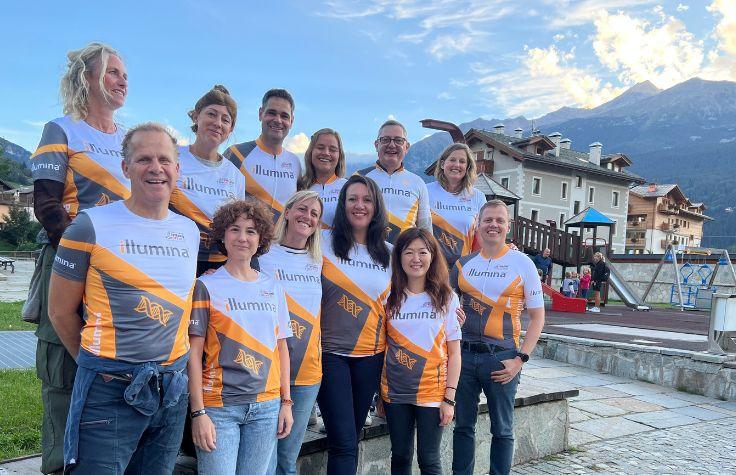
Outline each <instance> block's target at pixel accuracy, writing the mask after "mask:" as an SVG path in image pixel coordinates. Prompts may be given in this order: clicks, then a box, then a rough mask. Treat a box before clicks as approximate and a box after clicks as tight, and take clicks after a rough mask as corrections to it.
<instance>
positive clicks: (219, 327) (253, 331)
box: [189, 267, 291, 407]
mask: <svg viewBox="0 0 736 475" xmlns="http://www.w3.org/2000/svg"><path fill="white" fill-rule="evenodd" d="M189 334H190V335H195V336H201V337H204V339H205V340H204V364H203V366H202V391H203V400H204V405H205V407H223V406H230V405H237V404H249V403H251V402H260V401H270V400H271V399H275V398H277V397H279V395H280V390H281V380H280V375H281V369H280V364H279V352H278V348H277V345H276V343H277V341H278V340H280V339H282V338H289V337H290V336H291V327H290V326H289V313H288V310H287V308H286V299H285V297H284V289H283V288H282V287H281V285H279V284H278V283H277V282H276V281H275V280H273V279H272V278H270V277H269V276H267V275H266V274H264V273H262V272H260V273H259V274H258V279H257V280H256V281H255V282H245V281H242V280H238V279H236V278H234V277H233V276H232V275H230V273H229V272H228V271H227V269H225V268H224V267H220V268H219V269H217V271H215V272H214V273H212V274H209V275H203V276H201V277H200V278H199V279H197V284H196V285H195V288H194V299H193V303H192V321H191V325H190V327H189Z"/></svg>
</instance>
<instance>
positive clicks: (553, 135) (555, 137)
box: [547, 132, 562, 157]
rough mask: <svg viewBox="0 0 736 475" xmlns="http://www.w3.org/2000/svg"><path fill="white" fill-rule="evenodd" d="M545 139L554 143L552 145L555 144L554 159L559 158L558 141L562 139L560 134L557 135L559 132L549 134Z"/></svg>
mask: <svg viewBox="0 0 736 475" xmlns="http://www.w3.org/2000/svg"><path fill="white" fill-rule="evenodd" d="M547 137H549V139H550V140H551V141H552V142H554V144H555V150H554V152H555V157H559V156H560V139H562V134H561V133H559V132H553V133H551V134H549V135H548V136H547Z"/></svg>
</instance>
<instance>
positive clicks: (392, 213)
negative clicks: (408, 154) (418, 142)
mask: <svg viewBox="0 0 736 475" xmlns="http://www.w3.org/2000/svg"><path fill="white" fill-rule="evenodd" d="M356 173H357V174H358V175H362V176H366V177H368V178H370V179H372V180H373V181H375V182H376V184H378V187H379V188H380V189H381V192H382V193H383V201H384V203H385V204H386V210H387V211H388V221H389V223H388V239H387V240H388V242H391V243H393V242H395V241H396V238H397V237H398V236H399V234H400V233H401V231H404V230H405V229H408V228H411V227H414V226H417V227H421V228H426V229H430V228H431V222H432V221H431V217H430V211H429V198H428V194H427V185H426V184H425V183H424V181H422V179H421V178H419V176H418V175H415V174H414V173H412V172H410V171H409V170H406V169H405V168H404V167H403V166H402V167H401V168H399V169H398V170H396V171H395V172H393V173H390V174H389V173H387V172H386V170H384V169H383V168H381V166H380V165H378V163H376V164H375V165H374V166H372V167H369V168H365V169H363V170H359V171H357V172H356Z"/></svg>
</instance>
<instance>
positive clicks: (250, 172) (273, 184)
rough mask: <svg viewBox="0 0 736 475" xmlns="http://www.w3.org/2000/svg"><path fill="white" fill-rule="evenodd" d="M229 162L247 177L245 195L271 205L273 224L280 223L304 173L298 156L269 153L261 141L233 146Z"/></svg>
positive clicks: (281, 151)
mask: <svg viewBox="0 0 736 475" xmlns="http://www.w3.org/2000/svg"><path fill="white" fill-rule="evenodd" d="M225 158H227V159H229V160H230V161H231V162H233V164H234V165H235V166H236V167H238V169H239V170H240V172H241V173H242V174H243V175H245V193H246V194H247V195H250V196H253V197H254V198H258V199H259V200H261V201H262V202H263V203H265V204H266V205H268V206H269V208H270V209H271V212H272V213H273V222H274V223H275V222H276V221H278V219H279V216H281V213H283V212H284V204H285V203H286V200H288V199H289V197H291V195H293V194H294V192H295V191H296V182H297V180H298V179H299V176H300V175H301V173H302V168H301V164H300V163H299V159H298V158H297V156H296V155H294V154H293V153H291V152H289V151H288V150H283V149H282V150H280V151H274V150H269V149H268V148H267V147H266V146H265V145H264V144H263V142H261V140H260V139H258V140H255V141H253V142H245V143H241V144H236V145H233V146H231V147H230V148H228V149H227V151H226V152H225Z"/></svg>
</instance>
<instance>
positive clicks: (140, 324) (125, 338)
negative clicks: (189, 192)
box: [49, 123, 199, 475]
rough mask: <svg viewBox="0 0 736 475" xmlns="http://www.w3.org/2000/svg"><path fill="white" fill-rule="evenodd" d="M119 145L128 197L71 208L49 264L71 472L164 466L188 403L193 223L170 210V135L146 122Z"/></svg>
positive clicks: (166, 470) (174, 162)
mask: <svg viewBox="0 0 736 475" xmlns="http://www.w3.org/2000/svg"><path fill="white" fill-rule="evenodd" d="M122 149H123V157H124V158H123V161H122V169H123V172H124V174H125V176H126V177H127V178H128V179H129V180H130V197H129V198H127V199H126V200H124V201H117V202H115V203H112V204H109V205H106V206H101V207H98V208H93V209H88V210H85V211H83V212H81V213H79V215H77V217H76V219H75V220H74V221H73V222H72V224H71V225H70V226H69V227H68V228H67V230H66V231H65V232H64V235H63V237H62V238H61V242H60V243H59V247H58V251H57V254H56V258H55V260H54V265H53V274H52V276H51V288H50V291H49V300H50V305H49V309H50V315H49V316H50V318H51V323H52V324H53V325H54V328H55V329H56V332H57V333H58V335H59V338H60V339H61V341H62V342H63V344H64V346H65V347H66V349H67V350H68V351H69V353H70V354H71V355H72V356H73V357H74V358H76V360H77V363H78V365H79V368H78V370H77V376H76V379H75V382H74V389H73V392H72V400H71V406H70V408H69V418H68V420H67V425H66V433H65V437H64V464H65V469H67V470H69V469H73V470H74V471H75V472H76V473H110V472H114V473H146V474H161V475H163V474H167V475H168V474H171V472H172V471H173V468H174V464H175V462H176V456H177V453H178V451H179V444H180V442H181V437H182V431H183V429H184V420H185V418H186V409H187V403H188V401H187V397H186V388H187V376H186V363H187V359H188V350H189V342H188V338H187V329H188V325H189V315H190V311H191V289H192V286H193V285H194V275H195V271H196V266H197V251H198V249H199V231H198V229H197V226H196V225H195V224H194V222H193V221H191V220H190V219H188V218H185V217H183V216H180V215H177V214H174V213H172V212H170V211H169V210H168V205H169V199H170V197H171V192H172V191H173V190H174V187H175V186H176V179H177V176H178V173H179V161H178V156H177V147H176V140H175V139H174V138H173V137H172V136H171V134H170V133H169V132H168V131H167V130H166V129H165V128H164V127H163V126H161V125H158V124H152V123H148V124H143V125H141V126H138V127H135V128H133V129H131V130H130V131H129V132H128V133H127V134H126V136H125V138H124V139H123V142H122ZM82 302H83V315H81V316H80V315H79V313H78V309H79V307H80V304H81V303H82ZM80 317H82V318H83V319H84V322H85V324H84V325H82V318H80Z"/></svg>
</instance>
